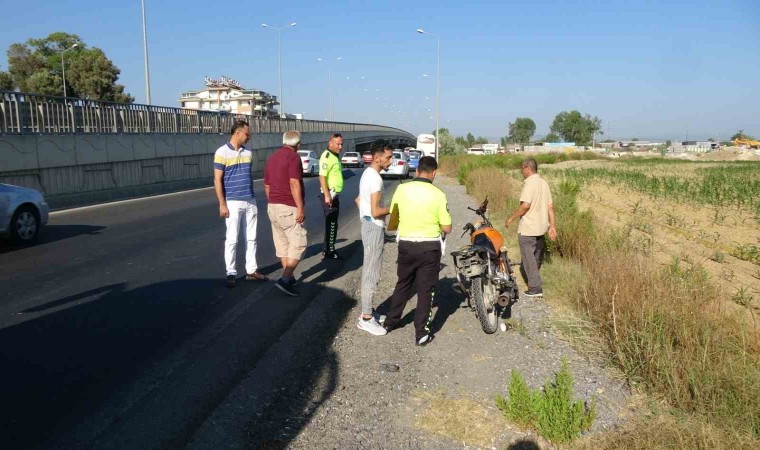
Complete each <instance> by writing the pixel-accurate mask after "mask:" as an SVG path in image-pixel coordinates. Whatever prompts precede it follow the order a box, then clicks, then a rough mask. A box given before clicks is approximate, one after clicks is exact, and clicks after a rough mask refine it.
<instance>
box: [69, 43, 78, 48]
mask: <svg viewBox="0 0 760 450" xmlns="http://www.w3.org/2000/svg"><path fill="white" fill-rule="evenodd" d="M75 47H79V44H74V45H72V46H71V48H75Z"/></svg>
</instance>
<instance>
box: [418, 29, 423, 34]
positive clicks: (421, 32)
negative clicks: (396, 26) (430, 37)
mask: <svg viewBox="0 0 760 450" xmlns="http://www.w3.org/2000/svg"><path fill="white" fill-rule="evenodd" d="M417 32H418V33H420V34H425V30H423V29H422V28H417Z"/></svg>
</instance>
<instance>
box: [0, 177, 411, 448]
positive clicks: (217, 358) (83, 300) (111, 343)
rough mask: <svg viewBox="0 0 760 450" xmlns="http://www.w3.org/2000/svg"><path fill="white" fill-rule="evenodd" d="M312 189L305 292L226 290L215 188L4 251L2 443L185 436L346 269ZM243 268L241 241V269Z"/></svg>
mask: <svg viewBox="0 0 760 450" xmlns="http://www.w3.org/2000/svg"><path fill="white" fill-rule="evenodd" d="M346 174H347V178H346V187H345V190H344V193H343V202H342V210H341V218H340V226H339V227H340V228H339V232H338V237H339V245H338V250H339V251H341V250H342V251H343V253H344V254H346V256H349V255H351V254H353V253H354V252H355V251H357V249H358V248H360V239H361V238H360V233H359V220H358V214H357V212H356V208H355V206H354V205H353V198H354V197H355V196H356V195H357V193H358V183H359V178H360V177H359V176H358V175H360V174H361V172H360V171H359V170H356V171H350V170H346ZM348 175H353V176H348ZM395 183H396V182H388V181H386V189H392V187H393V185H394V184H395ZM305 184H306V192H307V194H306V197H307V199H306V204H307V212H306V226H307V229H308V232H309V247H308V249H307V259H306V260H305V261H304V262H303V263H302V265H301V266H300V267H299V270H298V271H297V273H300V274H302V276H303V279H302V283H301V285H300V289H301V291H302V296H301V297H299V298H291V297H286V296H284V295H283V294H282V293H280V292H279V291H278V290H276V289H275V288H274V287H273V286H272V283H255V282H247V281H245V280H242V279H240V280H239V282H238V286H237V287H235V288H234V289H228V288H225V287H224V283H223V281H224V275H225V273H224V261H223V253H222V243H223V240H224V222H223V220H222V219H220V218H219V217H218V207H217V203H216V200H215V197H214V193H213V189H210V188H209V189H200V190H195V191H188V192H182V193H176V194H169V195H165V196H159V197H151V198H145V199H136V200H130V201H126V202H119V203H115V204H107V205H99V206H95V207H87V208H81V209H75V210H68V211H61V212H57V213H54V214H53V215H52V216H51V220H50V224H49V225H48V226H47V228H46V229H45V230H44V231H43V235H42V236H41V239H40V242H38V243H37V244H36V245H34V246H32V247H26V248H11V247H8V246H7V245H5V244H2V245H0V349H1V351H0V368H1V369H0V370H1V372H0V373H1V374H2V376H1V378H2V383H0V447H3V448H34V447H48V448H56V447H57V448H73V447H87V448H94V447H97V448H104V447H112V448H147V447H152V448H156V447H162V448H177V447H182V446H185V445H186V444H187V443H188V442H190V439H191V436H192V435H193V433H194V431H195V429H196V428H197V427H198V426H200V424H202V423H203V422H204V420H205V419H206V418H207V417H208V415H209V414H211V413H212V412H213V410H214V408H215V407H216V406H217V405H218V404H219V403H220V402H221V401H222V399H223V398H224V397H225V396H226V395H227V393H229V392H230V391H231V390H232V389H234V388H235V386H236V385H237V383H238V382H239V380H242V379H243V378H244V377H245V376H246V374H247V373H248V372H249V371H250V369H251V367H253V366H254V365H256V364H257V363H259V362H260V361H259V359H260V358H261V357H262V355H264V353H265V352H266V350H267V349H268V348H269V347H271V346H272V345H273V343H275V342H277V340H278V338H279V337H280V336H281V335H282V334H283V333H284V332H285V331H286V330H287V329H288V328H289V327H290V325H291V324H292V323H293V322H294V321H295V318H296V317H298V315H299V314H300V312H301V311H302V310H303V309H304V308H305V307H306V305H308V304H309V302H310V300H311V299H312V298H314V295H316V294H317V293H318V292H319V291H320V283H321V282H323V281H326V280H329V279H330V277H331V276H332V275H333V274H335V273H337V272H339V271H340V270H341V269H342V267H341V265H342V263H341V262H337V261H325V262H323V261H322V260H321V255H320V251H321V243H322V240H323V235H324V219H323V213H322V209H321V206H320V205H319V203H318V200H317V198H316V193H317V192H318V186H319V181H318V179H316V178H313V179H306V180H305ZM255 187H256V196H257V200H258V207H259V221H258V229H259V234H258V259H259V265H260V267H261V269H260V270H262V271H263V272H264V273H268V274H270V275H271V276H272V277H273V278H274V277H276V276H277V275H278V273H279V271H280V268H279V264H278V262H277V260H276V258H275V256H274V247H273V244H272V238H271V229H270V225H269V220H268V218H267V215H266V202H265V197H264V193H263V185H262V183H261V181H257V182H256V183H255ZM243 261H244V255H243V249H242V246H241V247H240V248H239V256H238V266H239V269H238V271H239V273H241V274H244V273H245V271H244V270H243Z"/></svg>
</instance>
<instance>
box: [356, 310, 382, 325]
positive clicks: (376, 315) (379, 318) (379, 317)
mask: <svg viewBox="0 0 760 450" xmlns="http://www.w3.org/2000/svg"><path fill="white" fill-rule="evenodd" d="M372 317H374V318H375V320H377V323H379V324H380V325H385V314H380V313H379V312H377V311H375V310H373V311H372ZM363 319H364V314H359V320H363Z"/></svg>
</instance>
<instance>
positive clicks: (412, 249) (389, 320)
mask: <svg viewBox="0 0 760 450" xmlns="http://www.w3.org/2000/svg"><path fill="white" fill-rule="evenodd" d="M440 262H441V243H440V242H439V241H431V242H408V241H399V243H398V266H397V268H396V274H397V275H398V281H397V282H396V288H395V289H393V295H392V296H391V307H390V311H388V315H387V317H386V319H385V325H386V326H387V327H395V326H396V325H397V324H398V322H399V321H400V320H401V315H402V314H404V307H406V302H408V301H409V299H410V298H411V297H412V295H413V294H414V293H415V285H416V293H417V308H416V310H415V312H414V336H415V339H416V340H420V339H421V338H422V337H423V336H425V335H426V334H428V333H430V322H431V319H432V312H431V310H430V309H431V301H432V299H433V292H434V291H435V285H436V284H437V283H438V270H439V268H440V267H439V264H440Z"/></svg>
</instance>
